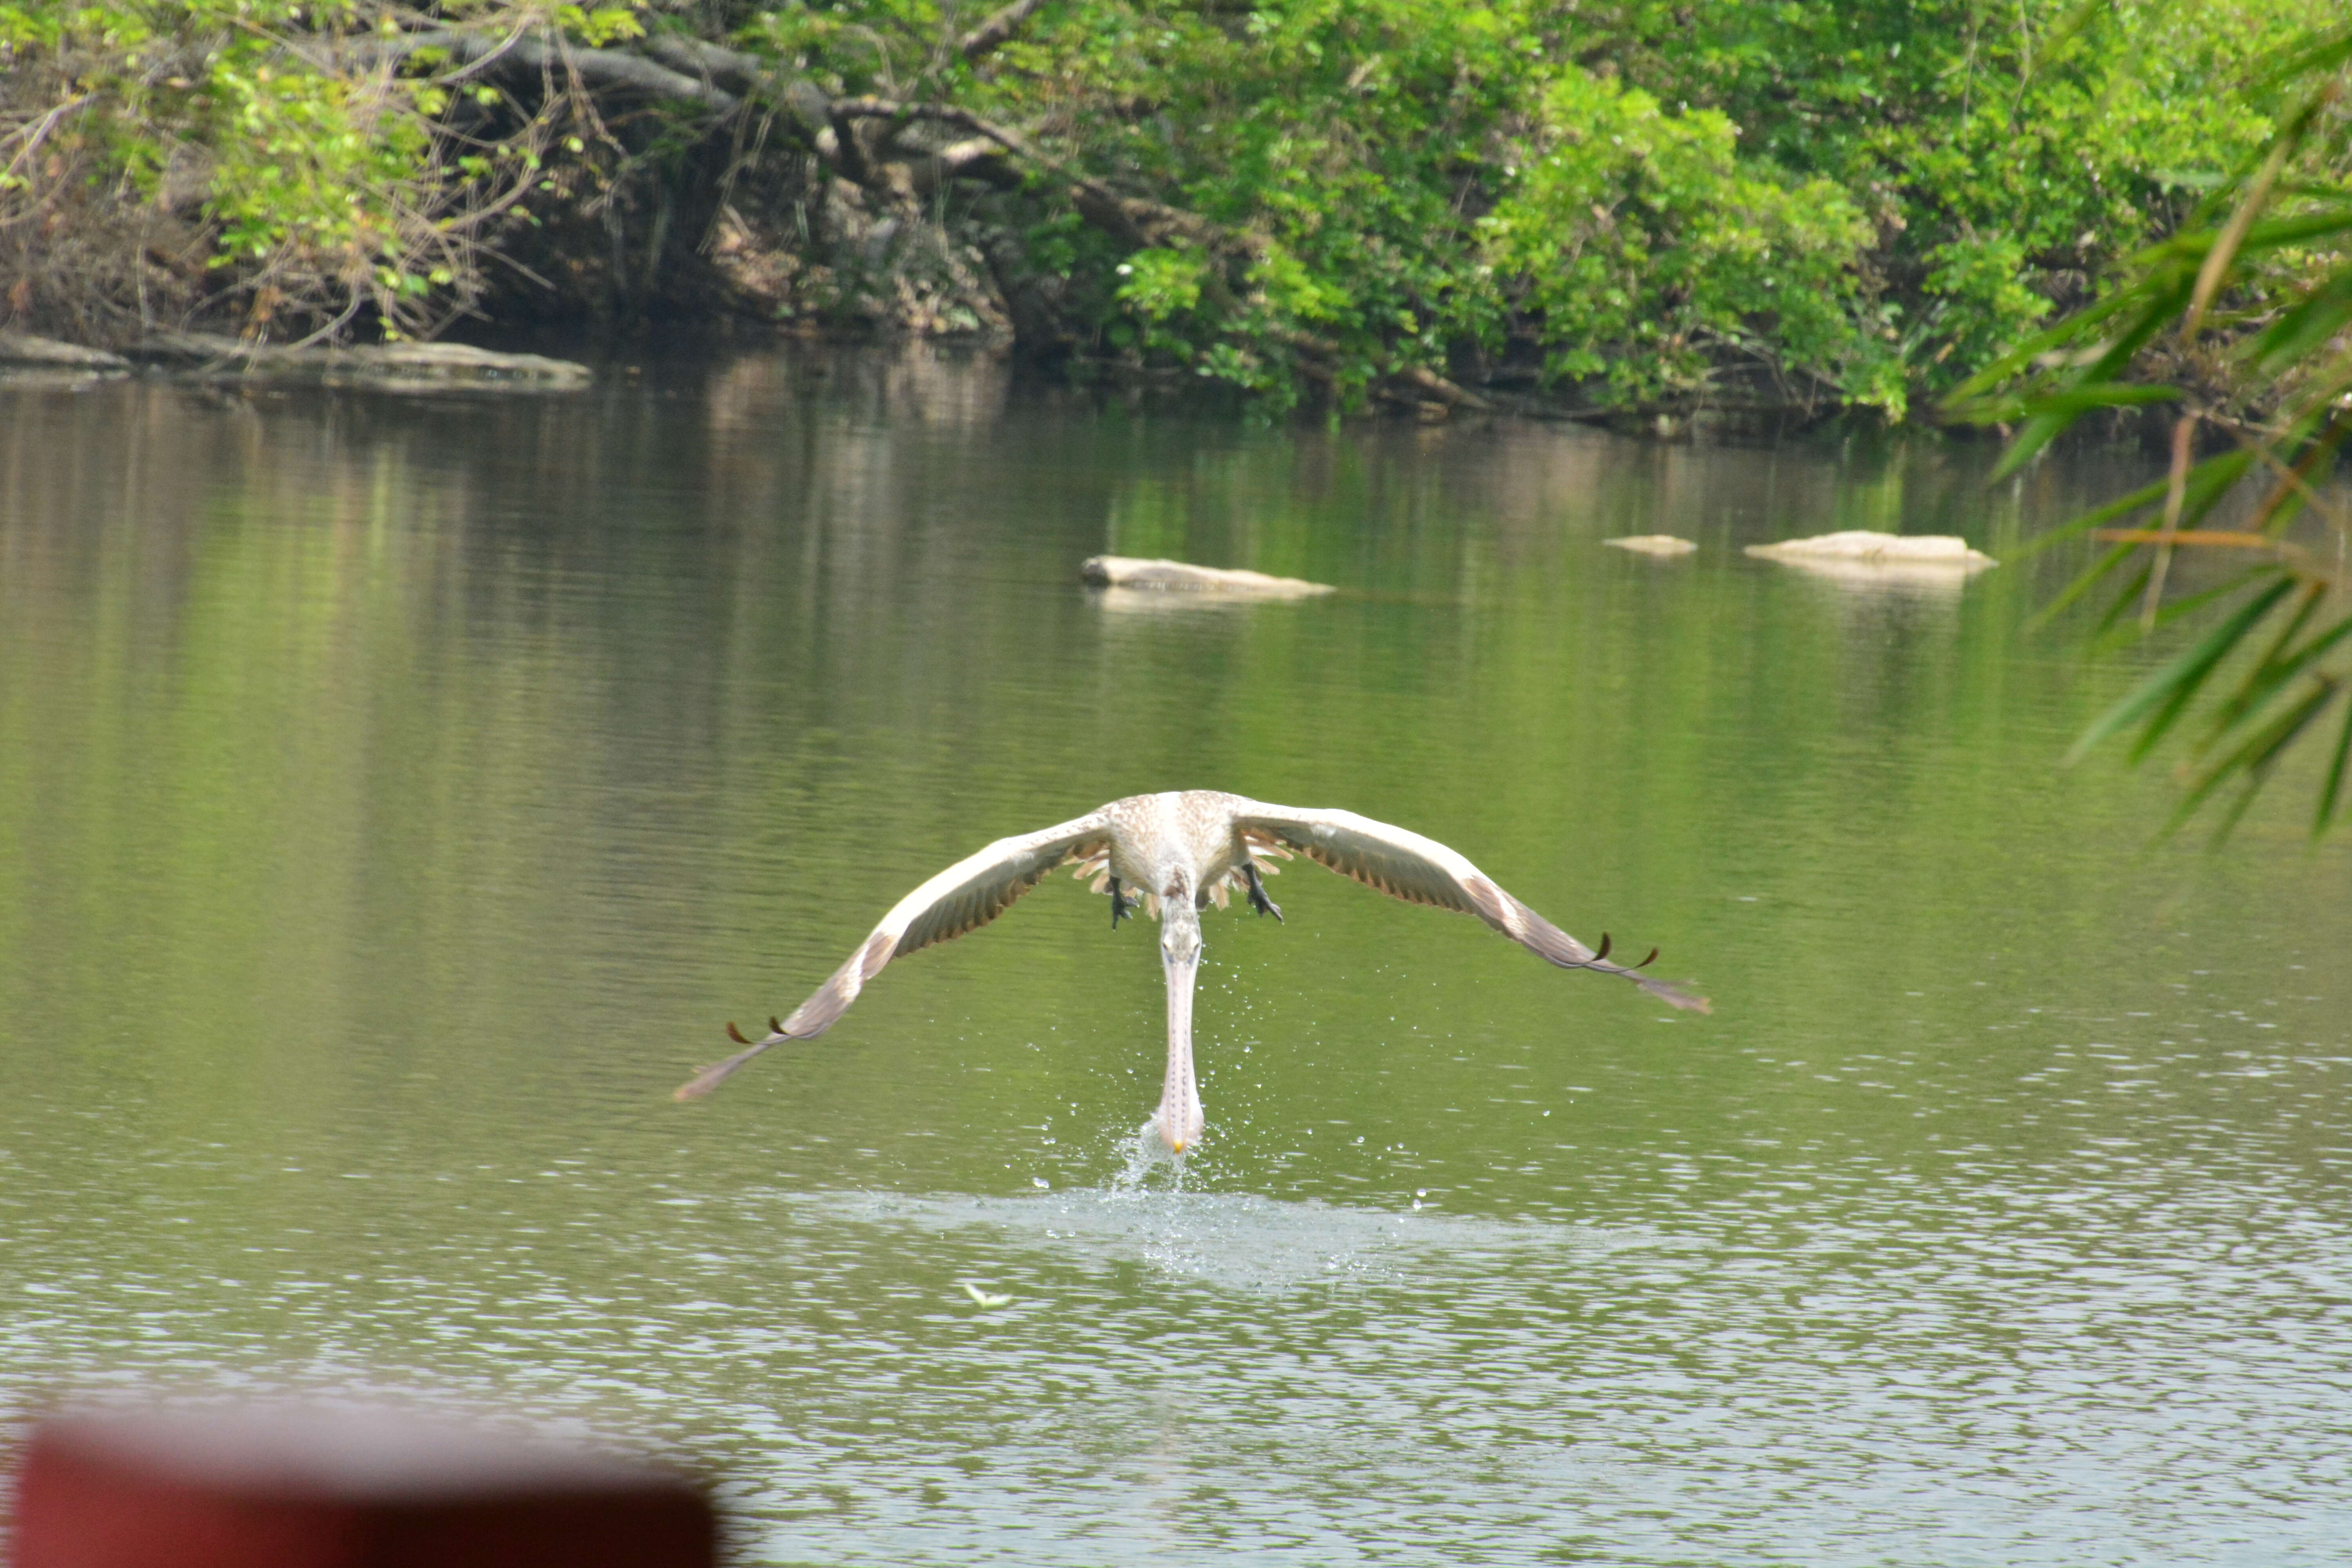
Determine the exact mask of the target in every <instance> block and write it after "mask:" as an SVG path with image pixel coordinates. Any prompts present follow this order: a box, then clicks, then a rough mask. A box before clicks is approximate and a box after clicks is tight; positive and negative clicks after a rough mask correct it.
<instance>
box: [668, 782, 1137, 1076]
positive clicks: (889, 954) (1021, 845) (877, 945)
mask: <svg viewBox="0 0 2352 1568" xmlns="http://www.w3.org/2000/svg"><path fill="white" fill-rule="evenodd" d="M1109 837H1110V812H1109V809H1108V807H1106V808H1104V809H1103V810H1100V811H1093V812H1089V813H1087V815H1086V816H1081V817H1076V818H1074V819H1072V820H1071V821H1068V822H1065V823H1062V824H1059V825H1058V826H1053V827H1048V828H1046V829H1045V830H1044V831H1043V832H1039V833H1027V834H1023V835H1022V836H1020V837H1016V838H1000V839H998V840H997V841H996V842H995V843H993V844H992V845H990V846H989V847H987V848H985V849H983V850H982V851H981V852H980V853H979V854H977V855H974V856H971V857H970V858H966V859H962V860H959V861H957V862H956V863H955V864H954V865H952V866H950V867H949V868H947V869H946V870H944V871H942V872H940V874H939V875H938V876H936V877H934V878H932V879H930V880H929V881H928V882H925V883H924V884H923V885H922V886H921V887H919V888H917V889H915V890H914V891H913V892H911V893H908V895H907V896H906V897H905V898H903V899H900V900H898V903H897V904H895V905H893V906H892V907H891V910H890V912H889V913H888V914H887V915H884V916H883V917H882V923H881V924H880V925H877V926H876V927H875V928H874V932H873V934H872V935H871V936H868V937H867V938H866V940H865V941H864V942H860V943H858V945H857V951H856V952H853V953H851V954H850V955H849V958H848V961H847V962H846V963H843V964H842V966H841V967H840V968H839V969H836V970H835V971H834V972H833V978H831V979H830V980H827V981H826V982H825V983H824V984H822V985H820V986H818V987H817V988H816V994H814V996H811V997H810V998H809V999H808V1000H807V1001H805V1002H803V1003H802V1004H801V1005H799V1006H798V1007H796V1008H794V1009H793V1014H792V1016H790V1017H788V1018H786V1019H784V1020H782V1022H781V1023H780V1022H778V1021H777V1020H775V1019H773V1018H771V1019H770V1020H768V1037H767V1038H766V1039H764V1040H747V1039H744V1037H742V1036H741V1035H740V1034H738V1033H737V1032H736V1029H735V1026H734V1025H732V1024H730V1025H728V1026H727V1032H728V1033H729V1034H730V1035H732V1036H734V1037H735V1039H736V1040H737V1041H739V1042H740V1043H741V1044H743V1045H745V1046H748V1047H751V1048H750V1049H749V1050H743V1051H738V1052H737V1053H736V1054H735V1055H733V1056H731V1057H729V1058H727V1059H726V1060H725V1061H723V1062H720V1063H719V1065H718V1066H716V1067H710V1068H704V1069H703V1070H702V1071H701V1072H700V1073H698V1074H697V1075H696V1076H695V1078H694V1080H693V1081H692V1082H690V1083H688V1084H686V1085H685V1086H684V1087H682V1088H680V1089H678V1090H677V1094H676V1096H675V1097H674V1098H676V1099H678V1100H699V1099H700V1098H701V1097H702V1096H704V1095H706V1094H709V1092H710V1091H711V1090H712V1089H717V1088H718V1087H719V1084H720V1083H722V1082H723V1081H725V1079H727V1077H728V1075H730V1073H732V1072H734V1071H735V1069H736V1068H740V1067H741V1066H742V1065H743V1064H744V1063H745V1062H748V1061H750V1060H751V1058H753V1057H756V1056H758V1055H759V1054H760V1053H761V1051H764V1050H766V1049H767V1048H768V1047H770V1046H774V1045H782V1043H783V1042H784V1041H786V1040H811V1039H814V1038H815V1037H817V1036H819V1035H822V1034H824V1032H825V1031H826V1030H827V1029H829V1028H831V1027H833V1026H834V1023H835V1020H836V1019H838V1018H839V1017H840V1016H842V1014H843V1013H845V1012H846V1011H847V1010H848V1007H849V1005H850V1004H851V1003H852V1002H855V1001H856V1000H857V994H858V993H859V992H860V991H862V990H864V989H865V988H866V982H867V981H869V980H871V979H873V978H874V976H875V975H877V974H878V973H881V970H882V966H883V965H884V964H886V963H889V962H890V961H891V960H892V959H894V958H903V957H905V956H906V955H907V954H908V953H910V952H915V951H916V950H917V949H918V948H925V947H929V946H930V945H931V944H932V943H933V942H948V941H950V940H952V939H954V938H956V937H960V936H961V935H963V933H964V932H966V931H975V930H978V929H979V928H980V927H982V926H984V925H986V924H987V923H988V922H989V921H992V920H994V919H995V918H996V917H997V916H999V915H1001V914H1003V912H1004V911H1005V910H1007V909H1009V908H1011V907H1012V904H1013V900H1015V899H1017V898H1019V897H1020V896H1021V895H1022V894H1024V893H1025V892H1027V891H1028V890H1029V889H1032V888H1034V887H1035V886H1036V885H1037V884H1038V883H1039V882H1041V881H1043V880H1044V879H1045V874H1046V873H1047V872H1048V871H1051V870H1052V869H1053V868H1055V867H1056V866H1059V865H1062V864H1064V863H1065V862H1066V861H1068V860H1070V859H1072V858H1076V857H1082V856H1085V855H1087V854H1089V853H1091V852H1092V851H1093V849H1094V848H1095V847H1096V846H1097V843H1098V842H1099V843H1106V844H1107V843H1108V842H1109Z"/></svg>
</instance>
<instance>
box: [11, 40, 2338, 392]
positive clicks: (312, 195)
mask: <svg viewBox="0 0 2352 1568" xmlns="http://www.w3.org/2000/svg"><path fill="white" fill-rule="evenodd" d="M2306 20H2307V14H2306V11H2305V8H2304V7H2302V6H2300V5H2294V4H2291V3H2289V0H2231V4H2228V5H2216V6H2210V7H2198V8H2193V10H2192V11H2191V12H2189V13H2177V12H2174V11H2164V12H2157V11H2151V12H2149V13H2148V14H2147V15H2141V14H2139V13H2138V12H2137V11H2135V10H2133V9H2132V8H2131V7H2129V6H2124V7H2118V8H2116V10H2115V11H2114V12H2113V13H2112V14H2110V13H2108V12H2105V11H2102V12H2098V13H2096V14H2095V15H2094V14H2088V13H2084V12H2082V11H2081V9H2080V8H2079V7H2078V6H2075V5H2072V4H2071V0H2067V3H2061V0H2027V3H2026V4H2024V5H2021V8H2020V9H2019V10H2018V12H2017V16H2016V18H2015V24H2014V26H2011V25H2010V24H2009V23H2007V22H2004V23H2003V24H2002V26H2000V27H1998V28H1995V27H1991V26H1988V25H1987V23H1986V21H1985V18H1984V17H1983V16H1980V15H1979V14H1978V11H1977V10H1976V9H1972V8H1970V7H1969V6H1967V5H1960V4H1958V0H1953V3H1951V4H1929V5H1884V6H1881V5H1861V6H1853V7H1845V8H1842V9H1841V10H1840V11H1839V12H1838V13H1837V14H1835V15H1834V16H1812V15H1811V14H1810V13H1807V14H1805V15H1802V16H1800V15H1797V14H1795V13H1789V14H1786V15H1783V14H1782V13H1780V12H1773V13H1770V14H1769V15H1768V14H1766V13H1763V12H1759V11H1758V10H1757V9H1756V8H1755V7H1751V6H1738V5H1701V6H1696V7H1685V8H1679V9H1677V10H1675V12H1674V13H1673V14H1672V15H1671V16H1668V15H1665V14H1663V13H1661V14H1658V15H1655V16H1653V15H1651V14H1649V13H1646V12H1638V13H1637V12H1632V11H1629V12H1627V13H1626V14H1623V15H1619V14H1616V13H1613V12H1609V13H1601V12H1595V13H1593V14H1591V15H1587V14H1584V13H1582V12H1578V13H1574V14H1570V13H1563V12H1559V11H1557V10H1556V9H1555V8H1553V7H1551V6H1549V5H1543V4H1538V3H1537V0H1508V3H1506V4H1500V5H1493V6H1486V7H1475V8H1467V9H1465V8H1463V7H1458V6H1454V5H1444V4H1438V3H1435V0H1378V3H1376V4H1364V5H1350V6H1342V7H1328V6H1277V5H1263V6H1255V7H1252V6H1244V5H1229V4H1218V5H1207V6H1201V5H1172V4H1171V5H1163V4H1160V3H1158V0H1057V3H1045V0H1013V3H1012V4H1008V5H1003V6H1002V7H1001V8H999V9H997V10H994V11H992V12H989V13H986V14H984V15H982V16H970V15H966V14H964V13H962V12H961V11H959V10H957V9H956V8H954V7H951V6H940V7H934V6H932V5H928V4H922V3H917V4H911V5H910V4H901V3H898V0H893V3H891V4H883V3H881V0H872V3H848V4H843V5H835V6H830V7H827V8H826V9H824V11H821V12H820V11H814V10H811V9H809V8H806V7H803V6H793V5H788V6H779V7H775V8H772V9H763V8H761V7H760V6H758V5H730V6H726V7H719V8H697V9H693V10H690V11H689V10H688V9H684V8H677V7H672V6H669V5H651V6H647V7H646V8H643V9H627V8H611V9H605V10H598V11H593V12H591V11H587V10H585V9H582V10H580V11H578V12H577V13H576V14H575V13H574V12H572V11H569V10H566V11H563V12H562V13H560V14H559V15H558V16H556V17H555V18H554V19H553V20H552V21H551V20H550V18H549V17H548V16H547V15H545V14H544V13H543V12H542V11H540V10H534V9H530V8H528V7H524V6H521V5H519V4H512V3H509V0H486V3H484V4H479V5H463V6H460V5H445V4H425V5H394V4H390V3H388V0H356V3H354V4H352V5H348V6H343V7H331V8H325V9H320V8H317V7H304V6H300V5H292V4H289V3H285V0H260V3H258V4H256V3H252V0H238V3H236V4H232V3H230V0H186V3H185V4H184V5H177V6H174V7H173V8H171V9H170V10H168V11H165V12H160V13H159V12H151V11H149V10H143V9H140V8H138V7H135V6H132V5H129V4H128V0H107V3H100V4H97V5H91V6H89V7H84V8H80V9H78V10H76V11H74V12H72V13H70V14H58V13H49V12H44V13H42V14H40V15H39V16H29V17H28V16H21V15H19V14H18V13H16V12H7V13H5V14H0V155H5V159H6V164H5V177H0V325H5V326H10V327H15V328H17V329H19V330H25V331H34V332H37V333H41V334H44V335H47V336H53V337H59V338H63V339H66V340H68V341H71V342H77V343H80V344H84V345H87V346H91V347H98V348H106V349H121V348H123V347H126V346H129V345H130V344H131V343H132V342H136V341H139V340H142V339H144V338H147V337H150V336H152V335H153V334H154V333H156V332H158V331H212V332H225V333H227V334H229V335H232V336H236V337H238V338H241V339H243V340H245V341H247V342H251V343H254V344H257V345H268V346H269V347H271V348H273V349H274V348H282V347H285V346H287V345H289V344H297V343H308V342H331V343H366V342H376V341H385V342H391V341H398V340H406V341H418V340H431V339H441V338H449V337H456V338H458V339H469V338H473V337H476V336H478V335H482V334H503V333H509V332H512V331H518V330H521V329H525V328H529V327H532V326H536V325H544V324H551V323H568V324H570V325H572V326H574V327H577V326H581V325H583V324H589V323H594V324H597V325H598V326H599V327H600V328H605V329H609V328H613V327H620V326H626V325H631V324H635V323H661V324H664V325H665V326H667V325H670V324H684V325H685V326H687V327H688V329H689V330H693V331H709V330H715V329H717V328H719V327H720V326H721V325H722V324H727V323H736V324H741V325H747V326H749V325H757V326H758V327H760V328H761V329H763V330H781V331H793V332H805V333H816V334H825V335H866V336H874V337H888V336H897V335H903V336H912V337H919V338H928V339H936V340H941V341H950V340H951V341H958V342H971V343H975V344H979V345H982V346H985V347H987V348H988V349H989V350H990V351H991V352H1003V353H1013V354H1017V355H1018V356H1020V357H1021V358H1023V359H1024V361H1027V362H1029V363H1034V364H1037V365H1040V366H1044V367H1048V368H1052V369H1055V370H1056V371H1058V372H1060V373H1062V374H1068V375H1070V376H1072V377H1073V378H1076V379H1079V380H1090V381H1097V382H1105V383H1115V384H1122V385H1126V384H1134V385H1148V384H1154V383H1165V384H1211V385H1214V386H1217V387H1220V388H1223V389H1225V390H1226V391H1227V392H1228V393H1229V394H1230V395H1232V396H1233V397H1234V399H1235V400H1236V402H1237V403H1238V404H1239V405H1243V406H1245V407H1246V408H1247V409H1248V410H1249V411H1250V412H1252V413H1253V414H1255V416H1259V417H1264V418H1280V417H1285V416H1289V415H1291V414H1293V413H1294V412H1297V413H1306V414H1309V415H1324V414H1332V415H1341V416H1347V415H1354V414H1360V413H1368V412H1376V411H1381V410H1387V411H1391V412H1397V413H1402V414H1405V415H1408V416H1412V417H1426V418H1432V419H1434V418H1439V417H1445V416H1454V415H1458V414H1460V413H1463V412H1466V411H1475V410H1477V409H1479V408H1481V407H1483V406H1486V405H1508V406H1513V407H1517V408H1521V409H1523V410H1526V411H1529V412H1544V413H1557V414H1566V415H1568V416H1587V417H1591V416H1602V415H1606V416H1610V417H1614V418H1620V419H1627V420H1633V421H1643V420H1650V421H1654V420H1656V419H1658V418H1661V417H1663V418H1664V419H1666V420H1667V421H1669V422H1670V424H1672V423H1675V422H1680V421H1685V420H1690V419H1694V418H1715V417H1732V418H1738V419H1769V420H1772V421H1786V420H1798V421H1803V420H1809V419H1816V418H1820V417H1823V416H1828V415H1830V414H1832V413H1836V412H1838V411H1851V412H1858V413H1862V414H1865V415H1867V416H1874V417H1876V418H1878V419H1880V420H1882V421H1885V422H1888V423H1902V422H1906V421H1908V420H1911V419H1915V418H1917V417H1918V416H1919V413H1920V411H1921V410H1922V409H1923V408H1925V407H1927V405H1930V404H1931V403H1932V402H1933V401H1934V399H1935V398H1937V396H1939V395H1941V393H1942V392H1943V391H1944V390H1947V389H1948V388H1949V387H1950V386H1952V385H1953V384H1956V383H1957V382H1958V380H1959V379H1960V378H1961V377H1962V376H1964V375H1965V374H1967V373H1968V372H1969V370H1970V369H1972V368H1974V367H1975V366H1977V365H1979V364H1981V363H1985V362H1986V361H1987V360H1988V359H1989V358H1990V357H1991V356H1992V355H1993V354H1995V353H1998V352H1999V351H2000V350H2001V349H2002V348H2004V347H2007V346H2008V345H2011V344H2012V343H2014V342H2017V341H2018V340H2019V339H2020V338H2021V337H2022V336H2023V335H2025V334H2026V333H2027V332H2029V331H2031V330H2032V328H2033V327H2034V325H2035V324H2036V323H2038V322H2040V321H2042V320H2044V319H2045V318H2047V317H2048V316H2049V315H2050V314H2051V312H2053V310H2067V309H2072V308H2074V307H2076V306H2079V305H2080V304H2082V303H2083V302H2084V301H2085V300H2088V299H2090V298H2091V297H2093V295H2094V294H2095V292H2096V290H2097V289H2098V287H2099V282H2100V279H2102V278H2103V277H2105V276H2106V275H2107V274H2108V273H2109V272H2110V271H2111V269H2112V268H2113V267H2114V266H2115V264H2116V261H2117V258H2120V257H2122V256H2123V255H2125V254H2126V253H2128V252H2129V251H2130V250H2132V249H2133V248H2134V247H2137V245H2139V244H2141V243H2143V242H2144V241H2145V240H2147V239H2148V238H2150V237H2156V236H2158V235H2161V234H2163V233H2165V232H2168V230H2169V229H2170V228H2171V227H2173V226H2176V225H2178V224H2179V223H2180V222H2181V221H2183V220H2184V219H2185V217H2186V216H2188V215H2189V213H2190V212H2191V211H2192V210H2193V208H2194V207H2195V205H2196V203H2197V201H2198V200H2199V199H2200V193H2201V192H2203V191H2205V190H2208V189H2210V188H2211V187H2212V185H2213V184H2214V183H2215V182H2216V181H2217V180H2219V179H2221V177H2223V175H2224V174H2226V172H2227V171H2228V170H2230V169H2231V168H2233V167H2236V166H2237V165H2238V164H2239V163H2242V161H2243V160H2244V158H2245V157H2246V156H2247V154H2248V153H2249V151H2250V150H2251V149H2253V148H2256V147H2259V146H2260V145H2261V144H2262V142H2263V138H2264V137H2265V136H2266V135H2267V134H2268V133H2269V131H2270V129H2271V121H2270V119H2269V118H2268V107H2267V106H2266V104H2265V103H2264V102H2263V101H2262V100H2260V99H2259V95H2258V94H2254V95H2252V96H2249V92H2250V91H2251V89H2248V90H2246V91H2242V90H2241V89H2245V88H2246V84H2247V83H2248V82H2250V81H2252V80H2253V79H2255V78H2256V76H2257V75H2258V71H2257V67H2258V66H2259V64H2260V62H2261V61H2262V60H2263V58H2266V51H2269V50H2273V49H2274V48H2276V47H2279V46H2280V45H2281V44H2282V42H2283V40H2284V39H2285V38H2287V37H2291V36H2293V34H2294V30H2295V29H2296V28H2297V27H2299V26H2302V25H2303V24H2304V23H2305V21H2306Z"/></svg>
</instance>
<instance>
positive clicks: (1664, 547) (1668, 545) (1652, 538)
mask: <svg viewBox="0 0 2352 1568" xmlns="http://www.w3.org/2000/svg"><path fill="white" fill-rule="evenodd" d="M1601 543H1603V544H1613V545H1615V546H1616V547H1617V548H1618V549H1620V550H1631V551H1634V552H1638V553H1640V554H1643V555H1688V554H1689V553H1690V552H1692V551H1694V550H1696V549H1697V548H1698V546H1697V545H1696V544H1694V543H1692V542H1690V541H1689V540H1687V539H1676V538H1675V536H1674V535H1673V534H1671V533H1629V534H1627V535H1626V536H1625V537H1623V538H1622V539H1604V540H1602V541H1601Z"/></svg>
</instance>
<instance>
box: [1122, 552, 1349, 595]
mask: <svg viewBox="0 0 2352 1568" xmlns="http://www.w3.org/2000/svg"><path fill="white" fill-rule="evenodd" d="M1078 576H1079V578H1080V580H1081V581H1084V582H1087V583H1090V584H1094V585H1095V586H1096V587H1098V588H1139V589H1149V590H1152V591H1156V592H1163V593H1176V594H1215V595H1226V596H1230V597H1236V598H1257V599H1301V598H1306V597H1308V596H1310V595H1316V594H1336V593H1338V592H1339V590H1338V589H1337V588H1334V587H1333V586H1331V584H1328V583H1309V582H1307V581H1306V580H1305V579H1303V578H1298V577H1269V576H1267V575H1266V574H1265V573H1263V572H1244V571H1239V570H1235V569H1232V568H1228V567H1223V566H1194V565H1192V564H1190V563H1187V562H1182V561H1150V560H1145V559H1143V558H1142V557H1140V556H1134V555H1097V556H1094V557H1092V558H1091V559H1089V560H1088V561H1087V563H1086V564H1085V565H1083V566H1081V567H1079V568H1078Z"/></svg>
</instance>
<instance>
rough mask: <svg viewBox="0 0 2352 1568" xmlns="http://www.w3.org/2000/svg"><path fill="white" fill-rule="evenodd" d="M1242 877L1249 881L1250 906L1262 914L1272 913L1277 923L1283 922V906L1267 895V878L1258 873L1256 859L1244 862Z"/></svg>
mask: <svg viewBox="0 0 2352 1568" xmlns="http://www.w3.org/2000/svg"><path fill="white" fill-rule="evenodd" d="M1242 879H1243V880H1244V881H1246V882H1248V883H1249V900H1250V908H1252V909H1254V910H1256V911H1257V912H1258V913H1260V914H1262V915H1272V916H1273V917H1274V919H1275V923H1276V924H1277V925H1279V924H1281V923H1283V921H1282V906H1281V905H1280V904H1277V903H1276V902H1275V901H1274V900H1272V899H1269V898H1267V897H1266V896H1265V878H1264V877H1261V876H1259V875H1258V869H1257V862H1256V861H1255V860H1244V861H1243V862H1242Z"/></svg>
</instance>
